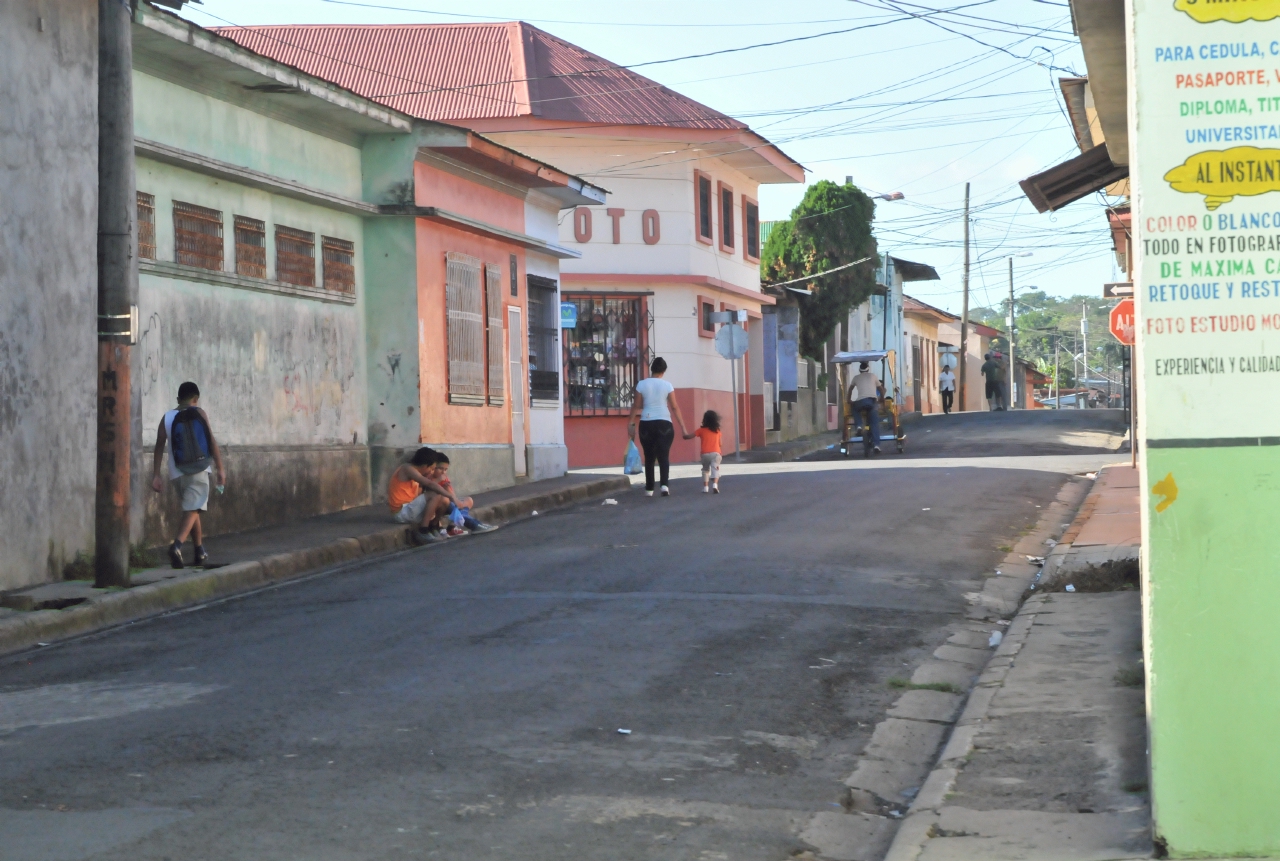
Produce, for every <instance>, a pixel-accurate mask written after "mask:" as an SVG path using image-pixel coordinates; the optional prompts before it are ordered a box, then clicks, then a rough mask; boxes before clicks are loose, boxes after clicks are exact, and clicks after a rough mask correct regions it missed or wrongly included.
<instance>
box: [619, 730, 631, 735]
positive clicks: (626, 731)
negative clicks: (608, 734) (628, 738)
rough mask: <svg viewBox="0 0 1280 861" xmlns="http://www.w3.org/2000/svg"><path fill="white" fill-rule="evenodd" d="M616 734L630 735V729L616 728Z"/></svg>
mask: <svg viewBox="0 0 1280 861" xmlns="http://www.w3.org/2000/svg"><path fill="white" fill-rule="evenodd" d="M618 735H631V730H629V729H620V730H618Z"/></svg>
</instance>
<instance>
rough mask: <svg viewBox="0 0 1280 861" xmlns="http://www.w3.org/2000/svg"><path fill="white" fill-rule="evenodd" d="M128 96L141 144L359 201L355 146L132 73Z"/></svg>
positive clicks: (135, 131) (357, 156) (358, 168)
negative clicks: (173, 149)
mask: <svg viewBox="0 0 1280 861" xmlns="http://www.w3.org/2000/svg"><path fill="white" fill-rule="evenodd" d="M133 93H134V134H136V135H137V136H138V137H140V138H143V139H144V140H152V141H160V142H161V143H165V144H168V145H169V146H174V147H178V148H179V149H183V150H186V151H188V152H194V153H199V154H200V155H203V156H207V157H209V158H214V159H218V160H219V161H225V162H230V163H231V164H235V165H240V166H242V167H247V168H250V169H252V170H257V171H261V172H263V173H268V174H271V175H273V176H277V177H280V178H282V179H290V180H293V181H295V182H299V183H302V184H303V185H307V186H311V187H313V188H319V189H323V190H325V191H329V192H332V193H334V194H341V195H345V196H347V197H352V198H356V199H359V198H360V196H361V185H362V182H361V175H360V170H361V165H360V149H359V147H356V146H352V145H350V144H346V143H342V142H340V141H337V140H334V139H333V138H328V137H324V136H323V135H318V134H316V133H314V132H310V131H307V130H305V129H301V128H298V127H297V126H295V125H292V124H290V123H288V122H284V121H282V120H279V119H274V118H272V117H269V116H266V115H264V114H260V113H256V112H254V111H251V110H249V109H248V108H244V107H241V106H239V105H236V104H232V103H231V102H228V101H224V100H222V99H220V98H215V97H213V96H208V95H205V94H203V93H199V92H196V91H195V90H192V89H187V88H186V87H181V86H178V85H177V84H173V83H170V82H168V81H164V80H161V79H160V78H155V77H152V76H150V75H147V74H144V73H142V72H138V71H136V70H135V71H134V73H133Z"/></svg>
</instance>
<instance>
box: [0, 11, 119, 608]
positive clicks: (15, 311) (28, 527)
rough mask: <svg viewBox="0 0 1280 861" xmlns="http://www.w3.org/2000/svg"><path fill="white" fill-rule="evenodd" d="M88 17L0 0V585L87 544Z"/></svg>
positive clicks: (92, 348) (46, 568)
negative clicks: (1, 490)
mask: <svg viewBox="0 0 1280 861" xmlns="http://www.w3.org/2000/svg"><path fill="white" fill-rule="evenodd" d="M97 22H98V7H97V4H96V3H91V2H85V0H6V2H4V3H0V483H3V487H4V490H3V494H2V495H0V589H11V588H15V587H18V586H24V585H27V584H30V583H36V582H40V581H42V580H49V579H57V578H58V577H60V576H61V574H62V569H63V566H64V565H65V564H66V563H67V562H69V561H70V560H71V559H73V558H74V556H75V554H76V553H79V552H88V551H89V550H91V547H92V544H93V497H94V482H95V460H96V458H95V436H94V430H95V427H96V424H95V422H96V419H95V415H94V402H95V397H94V393H95V379H96V374H97V336H96V334H95V333H96V322H97V320H96V315H97V222H98V215H97V210H98V198H97V186H98V127H97V110H98V93H97V58H98V26H97Z"/></svg>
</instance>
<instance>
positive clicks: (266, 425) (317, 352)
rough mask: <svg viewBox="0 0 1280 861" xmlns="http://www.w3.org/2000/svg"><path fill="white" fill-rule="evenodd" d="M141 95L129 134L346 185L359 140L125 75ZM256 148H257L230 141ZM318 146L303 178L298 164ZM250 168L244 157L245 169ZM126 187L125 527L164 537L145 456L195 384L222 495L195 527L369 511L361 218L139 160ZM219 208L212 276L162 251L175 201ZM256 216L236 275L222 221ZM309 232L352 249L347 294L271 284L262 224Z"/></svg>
mask: <svg viewBox="0 0 1280 861" xmlns="http://www.w3.org/2000/svg"><path fill="white" fill-rule="evenodd" d="M135 80H136V81H139V82H141V84H142V86H141V88H140V89H141V90H142V91H143V92H144V93H145V92H150V93H151V94H152V96H154V99H153V100H151V101H148V102H143V101H142V100H141V98H140V101H139V103H138V117H139V119H138V134H139V136H141V137H150V138H151V139H154V140H159V141H160V142H161V143H166V144H170V145H173V146H180V147H182V148H184V149H188V148H189V149H192V150H194V151H198V152H200V153H202V154H205V155H208V156H211V157H213V158H217V159H219V160H222V161H227V162H231V163H233V164H241V165H243V166H249V167H254V168H255V169H258V170H267V169H270V170H276V171H279V173H277V174H276V175H278V176H282V177H284V178H291V179H298V180H299V181H300V182H302V183H303V184H305V185H309V186H312V187H318V188H327V189H330V190H333V191H338V192H344V193H345V192H351V191H353V190H354V192H355V193H356V194H359V189H360V175H359V174H360V156H359V151H358V149H357V148H355V147H353V146H350V145H348V144H343V143H341V142H338V141H332V140H328V139H324V138H321V137H319V136H318V135H316V134H314V133H313V132H309V131H305V130H302V129H297V128H294V127H292V126H289V125H288V124H287V123H283V122H280V121H278V120H274V119H271V118H268V117H263V116H260V115H256V114H253V113H252V112H250V111H247V110H245V109H244V108H242V107H238V106H235V105H229V104H226V103H224V102H221V101H219V100H216V99H211V98H209V97H208V96H205V95H202V94H198V93H194V92H190V91H187V90H184V89H182V88H179V87H174V86H172V85H170V84H168V83H166V82H163V81H158V80H156V79H152V78H149V77H148V76H146V75H140V74H135ZM169 113H185V114H187V115H189V117H190V122H191V125H192V126H193V127H199V128H203V129H205V130H206V133H207V137H204V138H201V139H198V140H197V139H194V138H192V139H186V138H184V137H182V136H181V135H179V134H178V130H176V129H174V128H171V127H170V125H169V124H168V122H167V121H166V120H165V118H164V116H165V115H167V114H169ZM254 141H257V142H259V143H260V145H261V146H262V147H263V148H264V151H263V152H260V153H258V154H256V155H254V156H253V157H252V158H249V157H245V156H244V154H243V153H242V150H243V149H244V148H245V147H246V146H248V145H249V143H252V142H254ZM317 154H320V155H323V156H325V157H324V158H322V159H317V160H316V167H315V171H314V173H308V170H307V168H308V166H309V164H310V161H311V159H312V158H313V157H314V156H316V155H317ZM246 162H248V164H246ZM137 173H138V188H139V190H140V191H144V192H148V193H150V194H153V195H155V210H156V219H155V220H156V260H155V261H154V262H152V261H143V262H142V263H141V264H140V267H141V276H140V279H139V299H138V305H139V317H140V324H141V330H142V331H141V335H140V339H139V344H138V347H137V348H136V349H135V353H134V356H135V365H134V380H135V386H136V388H137V394H138V396H139V399H140V402H141V413H142V423H143V424H142V431H141V434H140V437H141V447H140V449H139V450H138V451H137V453H136V455H135V464H136V470H137V472H136V478H135V481H134V510H133V520H134V524H133V527H134V530H135V534H137V535H138V536H139V538H140V539H141V540H143V541H145V542H146V543H148V544H153V545H154V544H159V543H163V542H165V541H167V540H169V539H170V538H171V537H172V535H171V533H172V531H173V529H174V526H175V524H176V518H177V516H178V513H179V512H178V506H177V501H176V498H175V496H174V494H173V493H172V491H171V490H169V489H168V488H167V487H166V490H165V491H164V492H163V493H162V494H160V495H156V494H155V493H153V492H152V491H151V490H150V476H151V471H152V466H151V452H152V450H153V448H154V445H155V440H156V430H157V425H158V424H159V421H160V418H161V416H162V415H163V413H164V411H165V410H167V409H170V408H171V407H172V406H173V405H174V404H175V397H176V394H177V388H178V386H179V384H181V383H182V382H183V381H184V380H194V381H195V382H196V383H197V384H198V385H199V386H200V389H201V393H202V394H201V406H202V407H204V408H205V410H206V411H207V412H208V413H209V416H210V420H211V423H212V426H213V430H214V433H215V435H216V436H217V438H218V440H219V442H220V444H221V445H222V446H224V448H225V450H226V461H227V472H228V475H227V489H226V494H225V495H224V496H215V497H214V498H213V499H212V500H211V501H210V506H209V513H208V515H207V519H206V520H205V524H204V525H205V529H206V532H208V533H210V534H217V533H219V532H227V531H236V530H242V529H251V528H254V527H256V526H263V525H269V524H272V523H279V522H284V521H286V520H290V519H294V518H298V517H304V516H307V515H312V514H319V513H323V512H327V511H335V510H340V509H343V508H349V507H351V506H355V505H363V504H367V503H368V501H369V498H370V497H369V452H368V447H367V446H368V436H367V431H366V428H367V421H368V401H367V397H366V392H367V385H368V374H367V370H366V362H365V355H366V353H365V333H364V322H363V321H364V312H363V301H364V300H363V296H364V291H365V289H366V285H367V278H366V271H365V266H364V260H365V258H366V249H365V247H364V235H363V232H364V223H363V219H361V218H360V217H359V216H356V215H352V214H348V213H345V212H341V211H337V210H333V209H330V208H328V207H325V206H321V205H316V204H312V203H308V202H305V201H300V200H295V199H292V198H287V197H281V196H279V195H274V194H270V193H268V192H264V191H260V190H257V189H253V188H249V187H246V186H242V185H238V184H236V183H234V182H230V181H227V180H225V179H214V178H211V177H209V176H206V175H204V174H201V173H198V172H195V171H193V170H188V169H185V168H179V167H174V166H171V165H167V164H161V163H159V162H155V161H151V160H149V159H145V158H140V159H139V160H138V171H137ZM175 200H181V201H185V202H189V203H194V204H198V205H200V206H205V207H209V208H211V209H216V210H219V211H220V212H221V213H222V218H223V236H224V242H223V255H224V259H223V264H222V269H221V271H220V272H206V271H205V270H201V269H197V268H195V267H189V266H180V265H178V264H177V263H176V262H175V260H174V258H175V252H174V228H173V203H174V201H175ZM236 215H245V216H249V217H251V218H255V219H259V220H261V221H263V222H264V223H265V225H266V260H267V277H266V278H265V279H254V278H247V277H242V276H238V275H236V274H235V239H234V235H235V234H234V226H233V225H234V216H236ZM277 225H285V226H288V227H293V228H297V229H300V230H305V231H311V232H314V234H315V237H316V242H317V249H316V256H317V270H316V281H317V285H320V284H321V273H322V267H321V265H320V261H319V258H320V256H321V255H320V249H319V247H318V246H319V242H320V237H321V236H333V237H338V238H341V239H346V240H349V241H352V242H354V243H355V247H356V258H355V284H356V288H355V295H354V297H352V296H349V295H342V294H333V293H330V294H327V295H315V294H314V291H313V294H312V295H296V294H292V293H290V292H289V291H290V290H292V289H293V288H291V287H290V286H289V285H283V284H281V283H280V282H279V281H277V280H276V272H275V264H276V254H275V235H274V233H275V227H276V226H277Z"/></svg>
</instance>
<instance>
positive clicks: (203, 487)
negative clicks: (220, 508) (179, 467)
mask: <svg viewBox="0 0 1280 861" xmlns="http://www.w3.org/2000/svg"><path fill="white" fill-rule="evenodd" d="M173 484H174V486H175V487H176V488H177V489H178V496H179V497H181V499H182V510H183V511H207V510H208V509H209V473H207V472H197V473H196V474H195V475H180V476H178V477H177V478H175V479H174V480H173Z"/></svg>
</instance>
